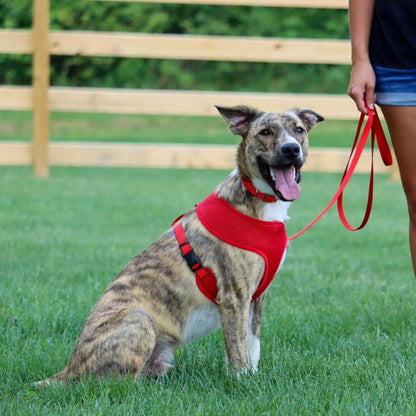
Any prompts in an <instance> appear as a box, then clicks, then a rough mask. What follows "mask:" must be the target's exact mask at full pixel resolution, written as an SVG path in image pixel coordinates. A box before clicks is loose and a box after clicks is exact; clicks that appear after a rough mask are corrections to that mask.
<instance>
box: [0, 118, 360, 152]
mask: <svg viewBox="0 0 416 416" xmlns="http://www.w3.org/2000/svg"><path fill="white" fill-rule="evenodd" d="M31 117H32V115H31V113H30V112H24V111H20V112H17V111H0V140H31V137H32V118H31ZM357 119H358V113H357ZM356 125H357V122H356V121H340V120H337V121H334V120H328V121H325V122H324V123H322V124H320V125H319V128H316V129H315V130H313V131H311V133H310V141H311V145H313V146H324V147H348V146H350V145H351V143H352V141H353V138H354V132H355V129H356ZM51 140H58V141H66V140H75V141H77V140H81V141H104V142H105V141H112V142H114V141H115V142H117V141H119V142H151V143H209V144H235V143H237V141H238V139H237V137H235V136H232V135H231V133H229V132H228V131H227V126H226V124H225V123H224V121H223V120H222V118H221V117H220V116H219V115H218V117H185V116H166V115H163V116H160V115H159V116H151V115H125V114H123V115H120V114H95V113H91V114H85V113H84V114H81V113H59V112H55V113H52V114H51Z"/></svg>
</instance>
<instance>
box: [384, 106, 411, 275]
mask: <svg viewBox="0 0 416 416" xmlns="http://www.w3.org/2000/svg"><path fill="white" fill-rule="evenodd" d="M381 109H382V111H383V114H384V118H385V119H386V122H387V126H388V128H389V132H390V137H391V141H392V144H393V148H394V152H395V154H396V158H397V163H398V165H399V170H400V177H401V180H402V185H403V189H404V192H405V194H406V199H407V206H408V211H409V240H410V252H411V256H412V262H413V271H414V273H415V276H416V106H409V107H408V106H391V105H381Z"/></svg>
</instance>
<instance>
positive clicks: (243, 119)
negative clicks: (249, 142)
mask: <svg viewBox="0 0 416 416" xmlns="http://www.w3.org/2000/svg"><path fill="white" fill-rule="evenodd" d="M215 107H216V109H217V110H218V111H219V113H220V114H221V117H222V118H223V119H224V120H225V121H226V122H227V123H228V126H229V128H230V130H231V133H233V134H237V135H240V136H244V135H246V134H247V132H248V129H249V127H250V123H251V122H252V121H253V120H254V119H255V118H257V117H258V116H259V115H260V114H262V112H261V111H259V110H257V109H256V108H254V107H250V106H248V105H238V106H235V107H222V106H219V105H216V106H215Z"/></svg>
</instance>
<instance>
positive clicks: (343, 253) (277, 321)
mask: <svg viewBox="0 0 416 416" xmlns="http://www.w3.org/2000/svg"><path fill="white" fill-rule="evenodd" d="M225 174H226V172H221V171H206V170H151V169H104V168H103V169H98V168H97V169H89V168H52V172H51V177H50V179H46V180H39V179H35V178H33V176H32V173H31V169H30V168H19V167H1V168H0V189H1V198H0V235H1V238H0V253H1V254H0V279H1V302H0V325H1V331H0V345H1V348H0V414H1V415H32V416H35V415H77V416H78V415H111V416H118V415H146V416H148V415H175V416H176V415H177V416H181V415H204V416H205V415H218V414H221V415H233V416H234V415H247V416H248V415H285V416H287V415H311V416H315V415H341V416H344V415H357V416H358V415H359V416H362V415H375V416H380V415H392V416H396V415H415V414H416V360H415V356H416V344H415V337H416V320H415V309H416V308H415V294H416V287H415V280H414V277H413V274H412V271H411V266H410V259H409V252H408V245H407V213H406V207H405V201H404V197H403V194H402V190H401V187H400V185H399V184H397V183H391V182H390V181H389V179H388V178H387V177H386V176H377V177H376V194H375V201H374V209H373V213H372V217H371V219H370V222H369V224H368V226H367V227H366V228H365V229H364V230H362V231H359V232H356V233H351V232H348V231H346V230H344V229H343V228H342V226H341V224H340V222H339V220H338V218H337V214H336V210H335V209H332V210H330V212H329V213H328V214H327V215H326V216H325V217H324V218H323V219H321V220H320V221H319V222H318V223H317V224H316V225H315V226H314V227H312V228H311V229H310V230H309V231H308V232H307V233H306V234H304V235H302V236H301V237H299V238H298V239H296V240H294V241H293V242H292V243H291V248H290V250H289V254H288V257H287V260H286V263H285V266H284V268H283V270H282V271H281V273H280V275H279V278H278V279H276V280H275V281H274V282H273V284H272V286H271V288H270V290H269V293H268V296H267V301H266V307H265V312H264V320H263V326H262V356H261V359H260V365H259V372H258V374H257V375H256V376H248V377H244V378H243V379H242V380H240V381H238V380H237V379H236V378H235V377H233V376H231V375H227V373H226V371H225V362H224V361H225V360H224V347H223V341H222V335H221V332H220V331H217V332H215V333H213V334H212V335H210V336H208V337H206V338H204V339H202V340H199V341H197V342H195V343H193V344H191V345H190V346H188V347H187V348H182V349H180V350H178V351H177V353H176V355H175V367H174V369H173V371H172V372H171V373H170V374H168V375H167V376H165V377H163V378H161V379H159V380H152V379H144V380H142V382H141V383H140V384H136V383H135V382H134V381H133V380H130V379H124V380H121V381H117V380H101V381H95V380H85V381H83V382H80V383H75V384H71V385H68V386H52V387H50V388H46V389H36V388H34V387H32V385H31V383H32V382H33V381H36V380H39V379H41V378H43V377H46V376H48V375H51V374H53V373H54V372H56V371H58V370H60V369H62V368H63V367H64V366H65V364H66V361H67V359H68V358H69V355H70V353H71V350H72V348H73V345H74V342H75V340H76V337H77V335H78V333H79V330H80V328H81V325H82V324H83V322H84V320H85V318H86V316H87V314H88V312H89V310H90V309H91V307H92V306H93V304H94V302H95V301H96V299H97V298H98V297H99V296H100V294H101V293H102V291H103V290H104V288H105V287H106V286H107V284H108V283H109V282H110V281H111V280H112V279H113V278H114V276H115V274H116V273H117V272H118V271H119V270H120V269H121V268H122V267H123V265H124V264H126V263H127V262H128V261H129V260H130V258H132V257H133V256H134V255H135V254H136V253H137V252H139V251H140V250H142V249H143V248H144V247H146V246H147V245H148V244H149V243H150V242H151V241H153V240H154V239H155V238H157V236H158V235H159V234H160V233H161V232H163V231H164V230H165V229H166V228H167V227H168V226H169V224H170V223H171V221H172V220H173V219H174V218H176V216H177V215H178V214H180V213H181V212H182V211H184V210H186V209H187V208H189V207H191V206H193V205H194V204H195V203H196V202H197V201H198V200H200V199H201V198H202V197H204V196H205V195H206V194H208V193H209V192H210V191H211V190H212V189H213V187H214V186H215V185H216V184H217V183H218V182H219V181H220V180H221V179H222V178H223V177H224V176H225ZM338 181H339V175H331V174H312V173H305V174H304V179H303V182H302V189H303V192H302V195H301V198H300V199H299V200H298V201H297V202H296V203H295V204H294V205H293V206H292V208H291V210H290V214H291V217H292V220H291V221H290V222H289V223H288V231H289V233H294V232H295V231H297V230H298V229H300V228H301V227H302V226H304V225H305V224H306V223H307V222H308V221H309V220H311V219H312V218H313V217H314V216H315V215H316V214H317V213H318V212H319V211H320V210H321V209H322V208H323V206H324V205H325V204H326V202H327V201H328V200H329V198H330V196H331V195H332V194H333V193H334V191H335V188H336V187H337V184H338ZM366 187H367V177H366V176H365V175H364V176H362V175H356V176H355V177H354V178H353V183H352V184H351V186H350V187H349V188H348V191H347V193H346V196H345V199H346V209H347V214H348V215H349V216H350V217H351V220H352V221H353V222H358V221H359V220H360V215H361V214H362V212H363V209H364V206H363V204H364V202H363V199H364V198H363V194H364V193H365V189H366Z"/></svg>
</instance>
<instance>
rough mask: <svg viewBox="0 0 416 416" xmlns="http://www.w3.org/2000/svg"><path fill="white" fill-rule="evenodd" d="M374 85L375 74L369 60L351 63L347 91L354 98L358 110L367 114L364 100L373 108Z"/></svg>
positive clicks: (374, 99) (374, 98) (374, 97)
mask: <svg viewBox="0 0 416 416" xmlns="http://www.w3.org/2000/svg"><path fill="white" fill-rule="evenodd" d="M375 85H376V76H375V73H374V70H373V67H372V66H371V63H370V61H363V62H355V63H353V65H352V68H351V75H350V83H349V86H348V90H347V92H348V95H349V96H350V97H351V98H352V99H353V100H354V102H355V105H356V106H357V108H358V110H359V111H361V112H362V113H364V114H367V108H366V105H365V103H366V102H367V104H368V107H369V108H370V109H373V108H374V103H375V101H376V94H374V87H375Z"/></svg>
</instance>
